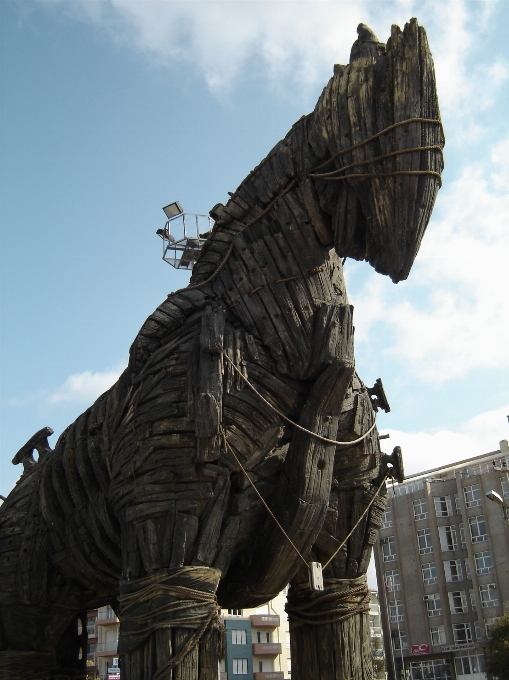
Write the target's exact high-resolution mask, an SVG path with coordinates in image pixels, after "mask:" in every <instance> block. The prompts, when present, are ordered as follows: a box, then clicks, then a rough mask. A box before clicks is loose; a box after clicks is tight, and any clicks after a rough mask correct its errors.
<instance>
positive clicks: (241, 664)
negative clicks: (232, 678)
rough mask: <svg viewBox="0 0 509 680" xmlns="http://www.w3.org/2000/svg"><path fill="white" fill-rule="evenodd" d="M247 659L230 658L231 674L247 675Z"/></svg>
mask: <svg viewBox="0 0 509 680" xmlns="http://www.w3.org/2000/svg"><path fill="white" fill-rule="evenodd" d="M248 667H249V665H248V662H247V659H232V673H233V675H248V672H249V671H248Z"/></svg>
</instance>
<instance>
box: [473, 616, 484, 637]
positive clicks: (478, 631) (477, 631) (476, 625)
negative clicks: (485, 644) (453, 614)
mask: <svg viewBox="0 0 509 680" xmlns="http://www.w3.org/2000/svg"><path fill="white" fill-rule="evenodd" d="M474 611H475V610H474ZM474 630H475V639H476V640H477V642H479V640H482V636H481V626H480V625H479V621H474Z"/></svg>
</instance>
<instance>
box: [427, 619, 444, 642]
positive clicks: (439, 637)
mask: <svg viewBox="0 0 509 680" xmlns="http://www.w3.org/2000/svg"><path fill="white" fill-rule="evenodd" d="M429 632H430V635H431V644H432V645H433V647H438V646H439V645H446V644H447V639H446V637H445V626H444V625H443V624H440V625H439V626H431V628H430V629H429Z"/></svg>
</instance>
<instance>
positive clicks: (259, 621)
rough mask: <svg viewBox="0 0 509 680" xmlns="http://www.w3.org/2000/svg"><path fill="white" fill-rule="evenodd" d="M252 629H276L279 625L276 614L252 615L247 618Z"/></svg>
mask: <svg viewBox="0 0 509 680" xmlns="http://www.w3.org/2000/svg"><path fill="white" fill-rule="evenodd" d="M249 619H250V621H251V626H252V627H253V628H270V629H274V628H278V627H279V625H280V622H279V616H278V615H277V614H252V615H251V616H250V617H249Z"/></svg>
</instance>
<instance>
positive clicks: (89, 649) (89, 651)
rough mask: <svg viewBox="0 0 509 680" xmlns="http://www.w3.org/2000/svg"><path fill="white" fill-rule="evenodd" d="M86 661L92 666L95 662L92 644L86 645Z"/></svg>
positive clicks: (93, 645)
mask: <svg viewBox="0 0 509 680" xmlns="http://www.w3.org/2000/svg"><path fill="white" fill-rule="evenodd" d="M87 661H91V662H92V664H93V663H94V662H95V644H93V643H91V644H88V645H87Z"/></svg>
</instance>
